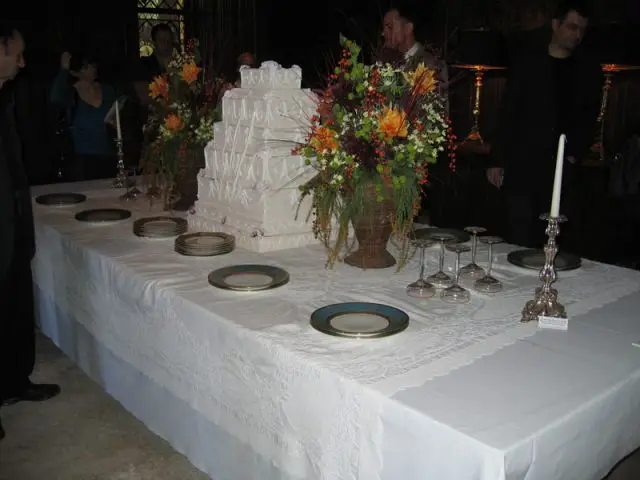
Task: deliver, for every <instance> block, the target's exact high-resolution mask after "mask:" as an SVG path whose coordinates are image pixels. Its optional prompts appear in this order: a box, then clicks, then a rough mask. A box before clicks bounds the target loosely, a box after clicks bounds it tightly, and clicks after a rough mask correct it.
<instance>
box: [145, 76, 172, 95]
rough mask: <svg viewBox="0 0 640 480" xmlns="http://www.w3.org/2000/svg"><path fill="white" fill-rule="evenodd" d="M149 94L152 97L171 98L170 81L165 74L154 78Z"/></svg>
mask: <svg viewBox="0 0 640 480" xmlns="http://www.w3.org/2000/svg"><path fill="white" fill-rule="evenodd" d="M149 96H150V97H151V98H158V97H162V98H165V99H167V98H169V82H167V78H166V77H165V76H164V75H160V76H158V77H156V78H154V79H153V81H152V82H151V83H150V84H149Z"/></svg>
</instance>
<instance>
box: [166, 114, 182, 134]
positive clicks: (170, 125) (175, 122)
mask: <svg viewBox="0 0 640 480" xmlns="http://www.w3.org/2000/svg"><path fill="white" fill-rule="evenodd" d="M164 126H165V128H166V129H167V130H169V131H170V132H173V133H175V132H178V131H179V130H180V129H181V128H182V119H181V118H180V117H179V116H178V115H176V114H175V113H171V114H169V115H167V118H165V119H164Z"/></svg>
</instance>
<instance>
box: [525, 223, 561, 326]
mask: <svg viewBox="0 0 640 480" xmlns="http://www.w3.org/2000/svg"><path fill="white" fill-rule="evenodd" d="M540 219H541V220H546V221H547V229H546V232H545V233H546V234H547V237H548V239H547V244H546V245H545V247H544V257H545V261H544V266H543V267H542V269H541V270H540V275H539V278H540V282H542V285H540V286H539V287H538V288H536V290H535V294H534V298H533V300H529V301H528V302H527V304H526V305H525V307H524V308H523V309H522V320H521V321H522V322H532V321H536V320H538V317H540V316H543V317H556V318H567V312H566V310H565V308H564V306H563V305H562V304H561V303H559V302H558V291H557V290H556V289H555V288H551V285H553V283H554V282H555V281H556V280H557V278H558V274H557V273H556V267H555V260H556V255H557V254H558V244H557V243H556V237H557V236H558V235H560V224H561V223H562V222H566V221H567V217H565V216H564V215H560V216H558V217H552V216H551V215H549V214H546V213H545V214H543V215H541V216H540Z"/></svg>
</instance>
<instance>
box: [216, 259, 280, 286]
mask: <svg viewBox="0 0 640 480" xmlns="http://www.w3.org/2000/svg"><path fill="white" fill-rule="evenodd" d="M288 282H289V273H287V271H286V270H283V269H282V268H280V267H275V266H272V265H232V266H230V267H223V268H219V269H218V270H214V271H213V272H211V273H210V274H209V285H211V286H213V287H217V288H222V289H223V290H235V291H237V292H259V291H261V290H271V289H272V288H277V287H281V286H282V285H285V284H286V283H288Z"/></svg>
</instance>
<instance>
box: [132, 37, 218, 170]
mask: <svg viewBox="0 0 640 480" xmlns="http://www.w3.org/2000/svg"><path fill="white" fill-rule="evenodd" d="M199 62H200V59H199V54H198V50H197V42H195V41H189V42H187V45H186V48H185V52H184V53H182V54H175V55H174V57H173V58H172V59H171V61H170V62H169V65H168V66H167V72H166V73H165V74H163V75H160V76H157V77H156V78H154V79H153V81H152V82H151V83H150V85H149V96H150V97H151V99H152V102H151V108H150V115H149V117H148V120H147V124H146V125H145V137H146V138H145V141H146V145H147V147H148V148H146V150H145V154H146V158H145V160H144V161H145V164H147V165H150V166H151V168H157V169H159V170H161V171H164V172H172V174H173V175H175V174H176V172H177V171H178V169H179V165H180V164H181V161H182V160H183V159H184V158H185V157H186V152H187V151H199V152H201V151H203V148H204V146H205V145H206V144H207V142H209V141H211V139H212V138H213V121H214V117H215V115H216V112H215V107H216V103H215V100H212V99H211V97H210V95H209V90H210V85H208V84H205V82H204V80H203V78H202V77H203V71H202V68H200V67H199V66H198V63H199Z"/></svg>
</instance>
